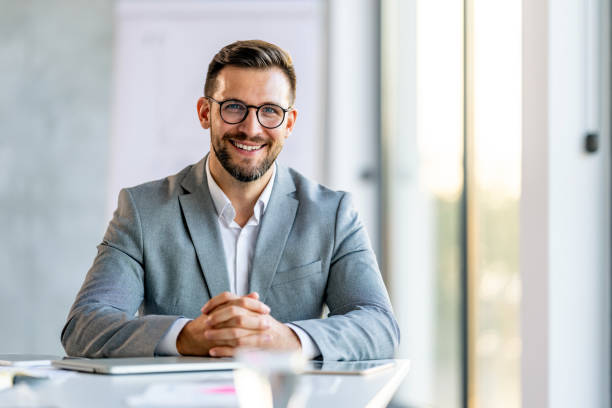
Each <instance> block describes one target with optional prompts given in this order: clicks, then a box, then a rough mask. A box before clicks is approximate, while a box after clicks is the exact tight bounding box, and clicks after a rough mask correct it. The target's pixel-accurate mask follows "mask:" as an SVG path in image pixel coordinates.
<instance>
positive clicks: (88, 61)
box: [0, 0, 113, 353]
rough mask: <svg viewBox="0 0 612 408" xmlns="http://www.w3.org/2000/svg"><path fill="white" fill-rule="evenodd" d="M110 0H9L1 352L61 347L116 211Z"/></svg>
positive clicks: (1, 179)
mask: <svg viewBox="0 0 612 408" xmlns="http://www.w3.org/2000/svg"><path fill="white" fill-rule="evenodd" d="M112 9H113V2H112V1H109V0H95V1H94V0H89V1H79V0H53V1H44V0H38V1H36V0H29V1H26V0H0V72H1V74H0V353H9V352H26V351H29V352H53V353H62V352H63V350H62V348H61V345H60V342H59V336H60V331H61V328H62V325H63V322H64V320H65V318H66V314H67V312H68V309H69V307H70V305H71V303H72V301H73V299H74V296H75V294H76V291H77V290H78V288H79V286H80V283H81V282H82V280H83V276H84V275H85V273H86V272H87V269H88V268H89V266H90V265H91V262H92V260H93V258H94V255H95V251H96V249H95V247H96V245H97V244H98V243H99V242H100V240H101V238H102V235H103V233H104V229H105V227H106V222H107V220H106V219H105V216H104V203H105V195H106V184H107V183H106V166H107V156H108V154H107V151H108V140H109V138H108V134H109V128H110V126H109V105H110V89H111V87H110V78H111V56H112V55H111V54H112Z"/></svg>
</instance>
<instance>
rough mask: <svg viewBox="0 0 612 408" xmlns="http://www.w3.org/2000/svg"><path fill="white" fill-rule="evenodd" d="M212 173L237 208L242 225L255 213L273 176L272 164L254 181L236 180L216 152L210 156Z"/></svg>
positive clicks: (237, 215) (237, 217) (238, 221)
mask: <svg viewBox="0 0 612 408" xmlns="http://www.w3.org/2000/svg"><path fill="white" fill-rule="evenodd" d="M208 163H209V166H210V174H211V175H212V177H213V179H214V180H215V182H216V183H217V185H218V186H219V187H220V188H221V190H223V192H224V193H225V195H226V196H227V198H229V200H230V202H231V203H232V206H233V207H234V210H236V218H235V219H234V221H236V222H237V223H238V224H239V225H240V226H244V225H245V224H246V222H247V221H248V220H249V218H251V216H252V215H253V209H254V208H255V203H256V202H257V199H258V198H259V196H260V195H261V193H262V191H263V190H264V189H265V188H266V185H267V184H268V182H269V181H270V177H272V172H273V169H272V166H270V168H269V169H268V171H266V172H265V173H264V174H263V176H261V177H260V178H258V179H257V180H254V181H249V182H243V181H238V180H236V179H235V178H234V177H233V176H232V175H231V174H229V173H228V172H227V170H225V168H223V166H222V165H221V163H219V161H218V160H217V157H216V156H215V154H214V152H211V153H210V156H209V161H208Z"/></svg>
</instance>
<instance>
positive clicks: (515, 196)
mask: <svg viewBox="0 0 612 408" xmlns="http://www.w3.org/2000/svg"><path fill="white" fill-rule="evenodd" d="M470 2H471V3H470V5H469V8H470V10H471V11H470V19H471V24H470V26H471V30H472V32H471V36H470V37H468V38H469V39H468V48H469V49H470V50H471V52H470V55H471V58H470V60H469V61H468V64H471V70H472V74H471V78H472V79H471V81H469V83H468V85H467V86H468V87H469V90H468V92H469V93H471V95H472V97H471V103H470V107H469V108H470V111H471V122H472V124H473V126H471V127H470V128H471V129H472V134H471V135H469V137H470V138H471V141H472V142H471V145H472V146H473V148H472V149H471V151H470V154H469V157H470V159H469V163H468V168H469V170H468V172H469V173H470V176H469V179H470V181H471V186H472V188H471V189H470V193H469V194H470V195H469V198H468V200H469V203H470V204H469V205H470V206H472V207H471V210H470V212H469V216H468V224H469V226H470V235H469V241H468V248H470V249H469V251H470V272H471V276H472V278H473V281H472V283H471V288H472V289H473V291H472V293H473V294H474V296H475V299H472V303H471V304H472V305H473V310H472V311H471V313H470V318H472V319H473V322H472V331H471V333H470V334H471V336H472V337H471V340H470V341H473V348H472V350H473V351H474V356H473V359H472V362H473V370H474V377H473V378H472V379H471V381H473V387H474V388H473V390H474V394H473V397H474V399H473V400H472V404H470V405H471V406H473V407H491V406H495V407H501V408H503V407H518V406H520V401H521V399H520V355H521V340H520V332H519V329H520V322H519V307H520V298H521V293H520V288H521V286H520V277H519V254H518V247H519V236H518V233H519V231H518V225H519V214H518V212H519V198H520V176H521V168H520V165H521V154H520V152H521V82H522V81H521V2H518V1H517V2H508V1H502V0H470Z"/></svg>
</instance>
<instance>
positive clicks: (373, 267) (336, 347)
mask: <svg viewBox="0 0 612 408" xmlns="http://www.w3.org/2000/svg"><path fill="white" fill-rule="evenodd" d="M326 303H327V306H328V308H329V311H330V313H329V315H328V317H327V318H325V319H310V320H302V321H297V322H292V323H293V324H295V325H296V326H299V327H300V328H302V329H303V330H305V331H306V332H307V333H308V334H309V335H310V336H311V337H312V339H313V340H314V341H315V343H316V344H317V346H318V347H319V349H320V351H321V357H322V358H323V360H375V359H385V358H393V356H394V354H395V352H396V351H397V348H398V345H399V338H400V332H399V327H398V325H397V322H396V320H395V317H394V315H393V310H392V307H391V302H390V300H389V296H388V294H387V290H386V288H385V285H384V283H383V280H382V277H381V274H380V270H379V268H378V264H377V262H376V257H375V255H374V252H373V251H372V248H371V245H370V241H369V238H368V236H367V233H366V231H365V228H364V226H363V224H362V223H361V221H360V219H359V217H358V215H357V212H356V211H355V210H354V208H353V206H352V204H351V197H350V195H349V194H348V193H345V194H344V196H343V197H342V198H341V200H340V203H339V205H338V210H337V213H336V223H335V232H334V249H333V255H332V259H331V262H330V270H329V275H328V281H327V289H326Z"/></svg>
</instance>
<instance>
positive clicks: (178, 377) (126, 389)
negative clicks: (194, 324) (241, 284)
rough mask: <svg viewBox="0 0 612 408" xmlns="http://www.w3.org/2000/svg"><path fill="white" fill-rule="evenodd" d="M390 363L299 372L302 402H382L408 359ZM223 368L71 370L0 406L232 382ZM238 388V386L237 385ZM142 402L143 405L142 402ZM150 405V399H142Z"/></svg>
mask: <svg viewBox="0 0 612 408" xmlns="http://www.w3.org/2000/svg"><path fill="white" fill-rule="evenodd" d="M394 361H395V363H396V364H395V366H394V367H393V368H391V369H388V370H385V371H382V372H380V373H375V374H371V375H367V376H356V375H302V376H300V378H299V387H300V389H302V390H304V389H305V390H307V393H306V394H305V400H306V401H305V404H304V406H305V407H333V408H339V407H345V406H350V407H365V406H367V407H385V406H386V405H387V404H388V403H389V401H390V400H391V397H392V396H393V394H394V393H395V391H396V389H397V387H398V386H399V384H400V383H401V381H402V380H403V379H404V378H405V377H406V375H407V374H408V370H409V362H408V361H407V360H394ZM232 380H233V374H232V372H230V371H225V372H201V373H174V374H146V375H124V376H108V375H99V374H84V373H75V374H73V375H70V376H68V377H65V378H63V379H59V380H47V381H43V382H41V383H39V384H37V385H33V386H27V385H20V386H16V387H13V388H12V389H9V390H6V391H3V392H0V407H5V406H11V407H13V406H28V407H35V406H45V407H49V406H57V407H83V406H87V407H122V406H130V405H128V403H127V402H128V398H129V397H134V396H138V395H143V394H144V393H145V391H146V390H147V389H149V387H151V386H154V385H156V384H157V385H162V384H163V385H170V386H172V385H181V384H187V383H191V384H193V383H198V384H207V383H209V382H210V383H215V382H216V383H219V382H220V381H221V382H223V381H225V382H226V383H228V382H230V383H231V382H232ZM238 393H240V390H238ZM223 401H224V402H223V403H222V404H220V405H219V406H239V403H238V397H236V396H233V395H230V396H229V398H228V396H226V397H225V399H224V400H223ZM143 406H144V405H143ZM146 406H150V405H146Z"/></svg>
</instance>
